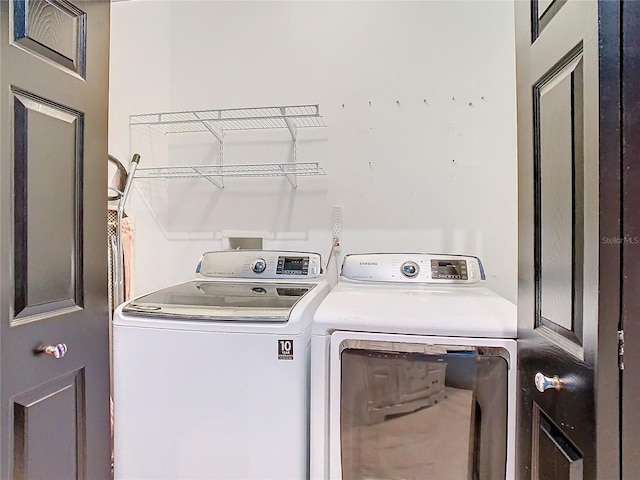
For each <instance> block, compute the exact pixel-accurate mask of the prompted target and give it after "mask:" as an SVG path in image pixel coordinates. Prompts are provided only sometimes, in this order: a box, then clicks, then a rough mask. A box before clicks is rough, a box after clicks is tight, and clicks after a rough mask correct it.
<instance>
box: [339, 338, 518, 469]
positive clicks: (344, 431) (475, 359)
mask: <svg viewBox="0 0 640 480" xmlns="http://www.w3.org/2000/svg"><path fill="white" fill-rule="evenodd" d="M340 358H341V360H340V371H341V374H340V378H341V379H340V389H341V391H340V444H341V463H342V475H343V479H344V480H360V479H362V480H364V479H370V478H385V479H397V478H402V479H406V480H414V479H415V480H423V479H426V478H451V479H465V480H466V479H471V480H476V479H477V480H489V479H496V478H505V475H506V455H507V403H508V390H507V385H508V371H509V354H508V352H507V350H506V349H504V348H501V347H472V346H468V345H467V346H454V345H427V344H418V343H416V344H411V343H399V342H380V341H365V340H345V341H343V342H342V344H341V355H340Z"/></svg>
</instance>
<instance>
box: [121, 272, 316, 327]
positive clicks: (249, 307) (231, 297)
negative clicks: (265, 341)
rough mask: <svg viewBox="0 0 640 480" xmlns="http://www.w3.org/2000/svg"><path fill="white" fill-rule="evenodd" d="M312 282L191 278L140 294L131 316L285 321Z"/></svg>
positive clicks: (129, 309)
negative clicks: (218, 280)
mask: <svg viewBox="0 0 640 480" xmlns="http://www.w3.org/2000/svg"><path fill="white" fill-rule="evenodd" d="M314 286H315V285H313V284H298V283H253V282H248V283H237V282H236V283H231V282H229V283H226V282H207V281H191V282H187V283H181V284H179V285H175V286H173V287H169V288H165V289H162V290H158V291H156V292H153V293H150V294H148V295H144V296H142V297H138V298H136V299H134V300H131V301H130V302H129V303H127V304H126V305H124V307H123V308H122V311H123V312H124V313H126V314H128V315H138V316H147V317H154V318H163V317H166V318H172V319H174V320H175V319H184V320H206V321H212V320H213V321H231V322H233V321H243V322H286V321H287V320H289V315H290V313H291V310H292V309H293V307H294V306H295V304H296V303H297V302H298V301H299V300H300V299H301V298H302V297H303V296H304V295H305V294H307V293H308V292H309V291H310V290H311V289H313V288H314Z"/></svg>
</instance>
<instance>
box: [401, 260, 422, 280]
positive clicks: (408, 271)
mask: <svg viewBox="0 0 640 480" xmlns="http://www.w3.org/2000/svg"><path fill="white" fill-rule="evenodd" d="M400 271H401V272H402V274H403V275H404V276H405V277H407V278H413V277H415V276H416V275H418V272H419V271H420V267H419V266H418V264H417V263H416V262H412V261H408V262H404V263H403V264H402V266H401V267H400Z"/></svg>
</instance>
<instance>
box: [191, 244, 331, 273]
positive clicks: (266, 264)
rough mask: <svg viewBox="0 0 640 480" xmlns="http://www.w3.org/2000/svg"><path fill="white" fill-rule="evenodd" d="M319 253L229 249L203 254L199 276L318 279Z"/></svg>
mask: <svg viewBox="0 0 640 480" xmlns="http://www.w3.org/2000/svg"><path fill="white" fill-rule="evenodd" d="M321 265H322V258H321V257H320V254H318V253H311V252H291V251H286V250H226V251H219V252H206V253H204V254H203V255H202V258H201V259H200V262H199V263H198V267H197V268H196V273H197V274H199V275H200V276H203V277H218V278H222V277H224V278H264V279H279V278H315V277H319V276H320V275H321V274H322V269H321Z"/></svg>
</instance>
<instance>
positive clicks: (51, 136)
mask: <svg viewBox="0 0 640 480" xmlns="http://www.w3.org/2000/svg"><path fill="white" fill-rule="evenodd" d="M12 90H13V95H14V96H13V100H14V102H13V103H14V125H15V126H14V129H13V133H14V159H13V163H14V165H13V167H14V191H15V192H16V194H15V200H14V202H15V204H14V205H15V207H14V229H15V230H14V236H15V252H14V270H13V271H14V273H15V303H14V324H15V323H17V322H20V321H24V320H25V319H26V320H32V319H34V315H35V316H38V317H42V316H51V315H56V314H59V313H62V312H60V310H66V311H68V309H69V308H71V309H74V308H82V305H83V303H82V291H83V285H82V244H81V239H82V217H81V213H82V210H81V208H80V203H79V200H81V199H82V164H83V159H82V150H81V145H82V141H83V138H82V134H83V128H82V126H83V115H82V114H81V113H80V112H77V111H74V110H72V109H70V108H67V107H64V106H62V105H58V104H56V103H54V102H50V101H48V100H45V99H43V98H40V97H38V96H36V95H32V94H30V93H27V92H21V91H19V90H17V89H12ZM52 179H55V181H54V182H52ZM51 245H57V246H58V249H57V250H56V254H55V255H52V254H51V253H52V252H51Z"/></svg>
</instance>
